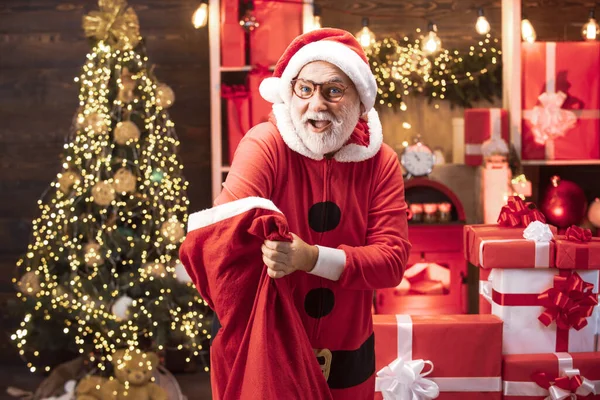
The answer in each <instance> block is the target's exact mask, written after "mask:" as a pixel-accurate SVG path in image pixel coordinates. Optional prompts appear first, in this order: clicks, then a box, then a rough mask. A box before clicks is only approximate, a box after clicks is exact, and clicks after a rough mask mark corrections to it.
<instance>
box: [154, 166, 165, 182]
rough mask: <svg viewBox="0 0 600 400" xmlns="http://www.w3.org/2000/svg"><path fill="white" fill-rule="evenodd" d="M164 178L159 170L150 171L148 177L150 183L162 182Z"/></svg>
mask: <svg viewBox="0 0 600 400" xmlns="http://www.w3.org/2000/svg"><path fill="white" fill-rule="evenodd" d="M164 177H165V174H164V172H162V171H161V170H160V169H155V170H154V171H152V174H151V175H150V180H151V181H152V182H160V181H162V180H163V178H164Z"/></svg>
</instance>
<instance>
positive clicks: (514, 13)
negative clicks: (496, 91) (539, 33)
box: [502, 0, 521, 156]
mask: <svg viewBox="0 0 600 400" xmlns="http://www.w3.org/2000/svg"><path fill="white" fill-rule="evenodd" d="M502 105H503V108H504V109H506V110H508V115H509V121H510V141H511V143H512V144H513V145H514V146H515V150H516V151H517V154H518V155H519V156H520V155H521V1H520V0H502Z"/></svg>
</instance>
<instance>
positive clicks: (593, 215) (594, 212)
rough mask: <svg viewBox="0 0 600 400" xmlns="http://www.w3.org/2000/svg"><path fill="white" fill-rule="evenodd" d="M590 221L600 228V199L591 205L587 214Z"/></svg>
mask: <svg viewBox="0 0 600 400" xmlns="http://www.w3.org/2000/svg"><path fill="white" fill-rule="evenodd" d="M587 217H588V220H589V221H590V223H591V224H592V225H594V226H595V227H596V228H600V199H598V198H596V199H595V200H594V201H592V203H591V204H590V207H589V208H588V212H587Z"/></svg>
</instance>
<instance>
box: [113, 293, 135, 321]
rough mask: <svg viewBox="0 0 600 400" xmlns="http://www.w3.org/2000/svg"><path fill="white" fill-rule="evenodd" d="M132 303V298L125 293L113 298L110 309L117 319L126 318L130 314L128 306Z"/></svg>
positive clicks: (122, 319)
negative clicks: (115, 298)
mask: <svg viewBox="0 0 600 400" xmlns="http://www.w3.org/2000/svg"><path fill="white" fill-rule="evenodd" d="M132 304H133V299H132V298H131V297H129V296H127V295H124V296H121V297H119V298H118V299H117V300H115V302H114V303H113V305H112V307H111V309H110V311H111V312H112V313H113V315H114V316H115V317H116V318H117V321H124V320H128V319H129V317H130V315H131V312H130V310H129V308H130V307H131V305H132Z"/></svg>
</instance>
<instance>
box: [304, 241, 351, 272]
mask: <svg viewBox="0 0 600 400" xmlns="http://www.w3.org/2000/svg"><path fill="white" fill-rule="evenodd" d="M317 247H318V248H319V257H318V258H317V263H316V264H315V267H314V268H313V270H312V271H310V272H309V274H312V275H317V276H320V277H321V278H325V279H329V280H332V281H337V280H338V279H340V276H341V275H342V272H344V267H345V266H346V253H344V250H340V249H333V248H331V247H323V246H317Z"/></svg>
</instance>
